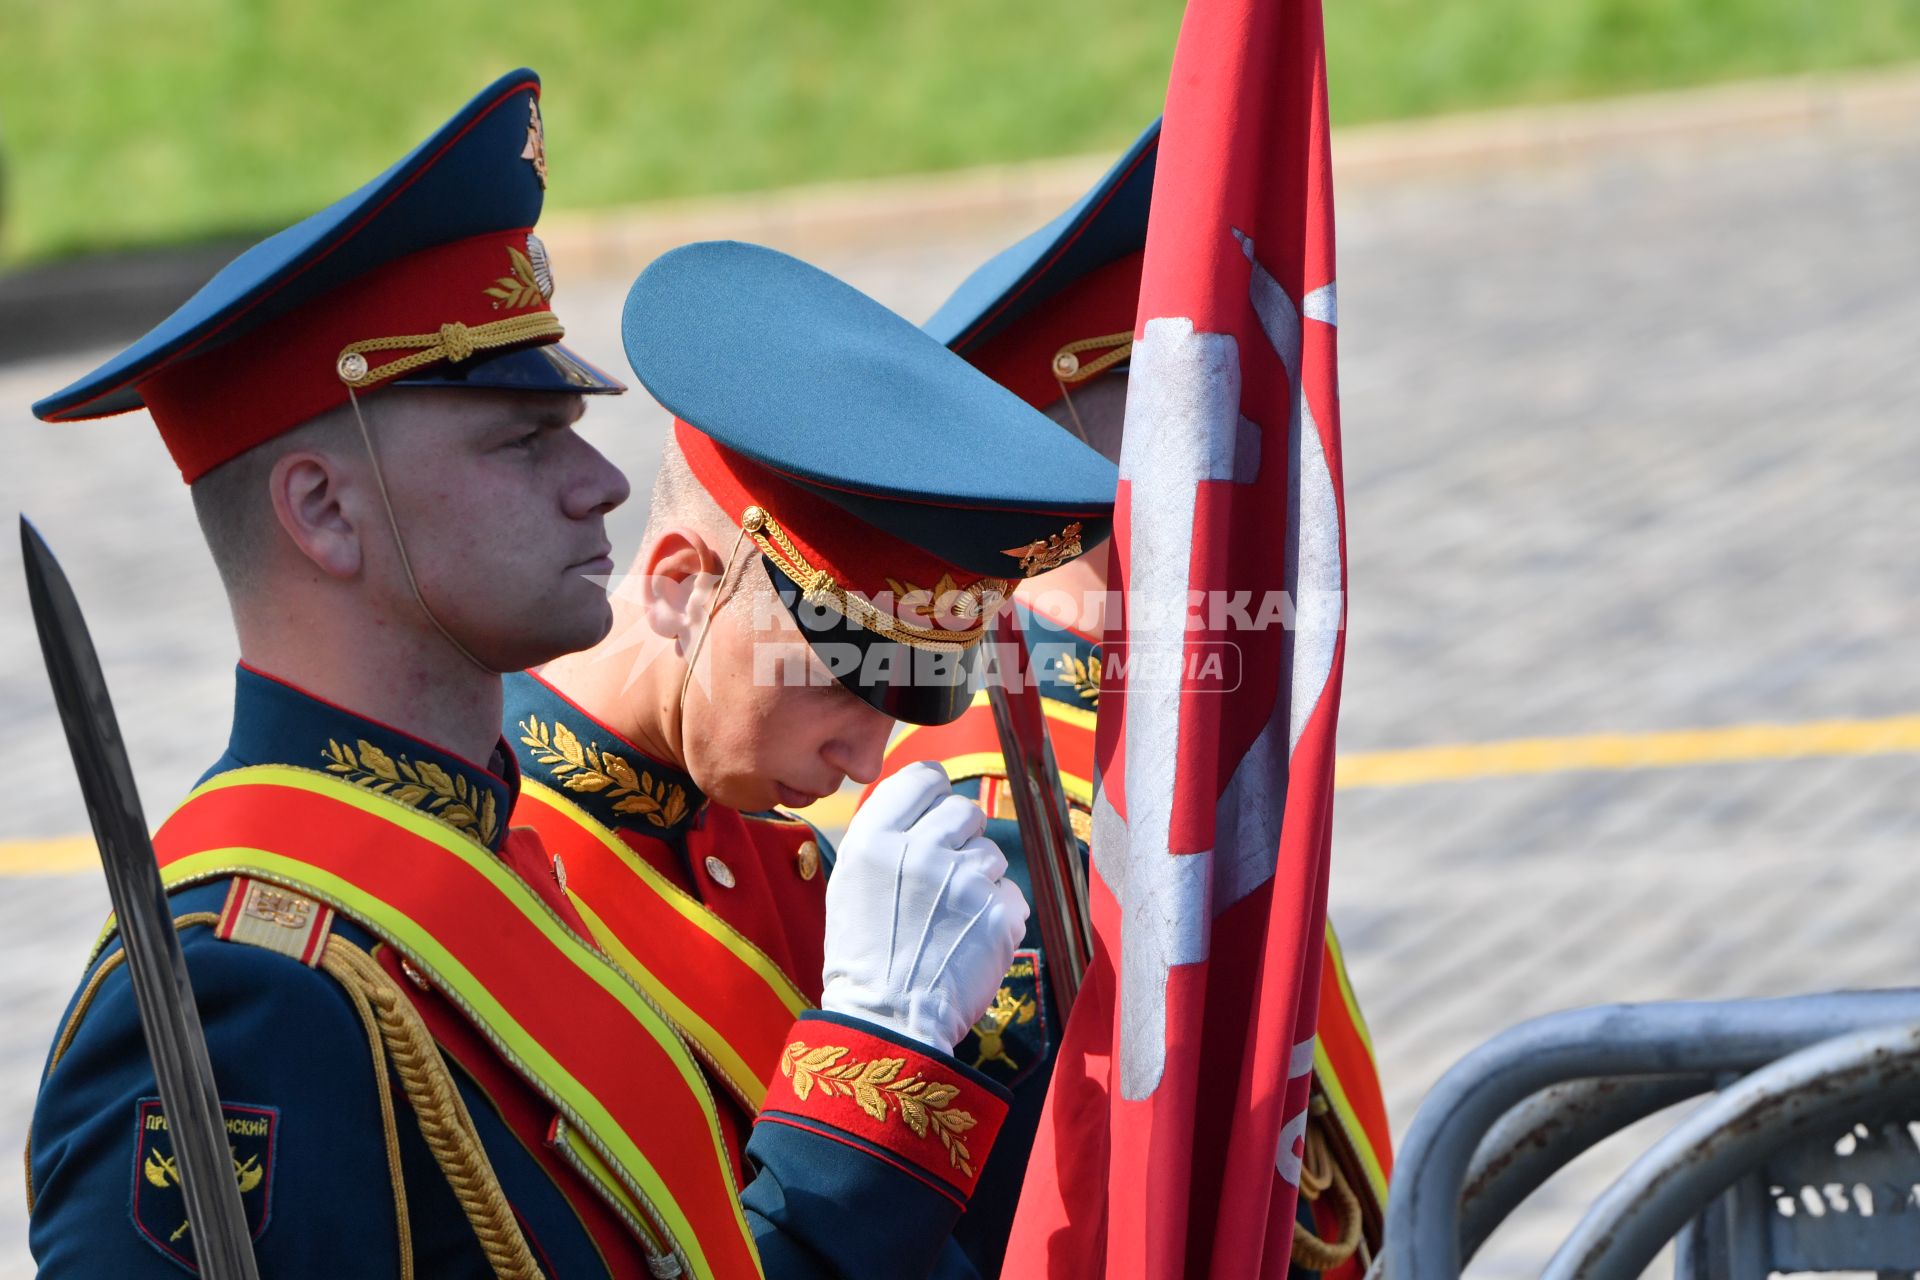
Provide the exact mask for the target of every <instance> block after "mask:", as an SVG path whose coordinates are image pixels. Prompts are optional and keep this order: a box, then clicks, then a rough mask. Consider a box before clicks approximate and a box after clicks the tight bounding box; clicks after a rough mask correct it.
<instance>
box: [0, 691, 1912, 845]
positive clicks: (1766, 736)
mask: <svg viewBox="0 0 1920 1280" xmlns="http://www.w3.org/2000/svg"><path fill="white" fill-rule="evenodd" d="M1908 752H1915V753H1920V715H1910V716H1888V717H1885V718H1883V719H1878V720H1813V721H1808V722H1805V723H1802V724H1748V725H1732V726H1729V727H1727V728H1723V729H1670V730H1662V731H1659V732H1654V733H1590V734H1581V735H1579V736H1575V737H1567V738H1515V739H1512V740H1510V741H1506V742H1466V743H1455V744H1453V745H1450V746H1436V747H1411V748H1405V749H1402V750H1398V751H1361V752H1355V753H1353V754H1351V755H1343V756H1341V757H1340V758H1339V760H1338V761H1337V763H1336V765H1335V772H1334V781H1335V785H1336V786H1338V787H1340V788H1342V789H1351V788H1356V787H1412V786H1419V785H1422V784H1425V783H1434V782H1467V781H1474V780H1478V779H1484V778H1512V777H1522V776H1525V775H1529V774H1548V773H1579V772H1591V771H1604V772H1617V771H1622V770H1629V769H1675V768H1683V767H1686V766H1691V765H1710V764H1739V763H1742V762H1751V761H1758V760H1796V759H1815V758H1822V757H1825V758H1834V757H1846V756H1878V755H1898V754H1905V753H1908ZM858 800H859V791H857V790H848V791H840V792H836V793H835V794H833V795H830V796H828V797H827V798H826V799H824V800H822V801H820V802H819V803H818V804H814V805H811V806H809V807H808V808H806V809H804V810H801V812H802V813H803V814H805V816H806V818H807V820H808V821H809V822H811V823H813V824H814V825H815V826H818V827H823V828H826V829H827V830H828V831H839V830H844V829H845V827H846V825H847V822H848V820H849V819H851V818H852V817H853V809H854V805H855V803H856V802H857V801H858ZM99 865H100V860H99V856H98V855H97V854H96V853H95V852H94V848H93V839H92V837H90V836H59V837H55V838H53V839H49V840H0V876H27V875H57V874H60V873H63V872H73V871H95V870H97V869H98V868H99Z"/></svg>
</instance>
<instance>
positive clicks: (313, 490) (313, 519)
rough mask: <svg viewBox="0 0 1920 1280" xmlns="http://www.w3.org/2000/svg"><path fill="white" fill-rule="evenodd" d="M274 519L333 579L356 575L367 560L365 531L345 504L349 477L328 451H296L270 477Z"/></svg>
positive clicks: (275, 466)
mask: <svg viewBox="0 0 1920 1280" xmlns="http://www.w3.org/2000/svg"><path fill="white" fill-rule="evenodd" d="M267 489H268V495H269V497H270V498H271V500H272V502H273V514H274V518H275V519H276V520H278V521H279V523H280V527H281V529H282V530H284V531H285V532H286V535H287V538H288V539H289V540H290V541H291V542H292V543H293V545H294V546H295V548H297V549H298V550H299V552H300V554H301V555H303V556H305V557H306V558H307V559H308V560H309V561H310V562H312V564H313V565H314V567H315V568H317V569H319V570H320V572H322V573H324V574H326V575H327V576H328V577H330V578H351V577H354V576H355V575H356V574H358V573H359V572H360V569H361V565H362V562H363V555H362V548H361V546H360V532H359V529H358V528H357V527H356V525H355V522H354V519H353V517H352V515H351V513H350V509H349V506H348V504H347V502H346V500H345V499H346V489H347V484H346V477H345V474H344V473H343V472H342V470H341V468H340V465H339V463H338V462H337V461H336V460H335V459H332V458H329V457H328V456H327V455H326V454H324V453H318V452H314V451H310V450H304V449H296V450H293V451H291V452H288V453H286V454H284V455H282V456H281V457H280V458H278V459H277V460H275V462H274V464H273V468H272V470H271V471H269V472H268V475H267Z"/></svg>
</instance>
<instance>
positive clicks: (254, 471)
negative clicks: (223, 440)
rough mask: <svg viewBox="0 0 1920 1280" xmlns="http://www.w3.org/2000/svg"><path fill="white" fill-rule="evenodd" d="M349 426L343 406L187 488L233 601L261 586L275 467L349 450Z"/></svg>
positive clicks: (269, 533)
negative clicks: (306, 454) (296, 457)
mask: <svg viewBox="0 0 1920 1280" xmlns="http://www.w3.org/2000/svg"><path fill="white" fill-rule="evenodd" d="M350 422H351V419H350V418H349V416H348V415H347V413H346V411H345V407H344V406H343V407H342V408H340V409H330V410H328V411H327V412H325V413H322V414H319V415H318V416H316V417H313V418H310V419H308V420H307V421H306V422H303V423H301V424H300V425H299V426H297V427H295V428H293V430H291V431H287V432H283V433H282V434H280V435H277V436H275V437H274V438H273V439H271V440H268V441H266V442H265V443H264V444H258V445H255V446H254V447H253V448H251V449H249V450H247V451H246V452H245V453H243V454H241V455H240V456H239V457H237V458H233V459H230V460H228V461H226V462H223V463H221V464H220V465H219V466H217V467H215V468H214V469H213V470H211V471H209V472H207V473H206V474H205V475H203V476H201V477H200V478H199V479H198V480H195V481H194V482H193V484H192V485H191V486H190V487H189V489H188V492H189V493H190V494H191V495H192V498H193V514H194V516H195V517H196V518H197V519H198V520H199V521H200V534H201V536H202V537H204V538H205V539H206V541H207V550H208V551H209V552H211V553H212V554H213V565H214V568H215V569H217V570H218V571H219V573H220V584H221V585H222V586H223V587H225V588H226V591H227V595H228V597H229V598H233V597H239V596H244V595H246V594H248V593H249V592H252V591H255V590H257V589H258V588H259V586H260V578H261V569H262V566H263V564H264V561H265V554H264V553H265V550H266V548H267V547H268V546H269V545H270V544H271V540H272V537H273V529H274V515H273V499H272V498H271V497H270V496H268V493H267V481H268V479H269V477H270V476H271V475H272V474H273V467H274V464H275V463H277V462H279V461H280V459H281V458H284V457H285V456H286V455H287V454H289V453H292V452H294V451H295V450H299V449H312V450H319V451H330V450H337V449H341V448H344V447H346V446H348V445H349V444H350V443H351V441H352V434H351V430H350V427H349V423H350Z"/></svg>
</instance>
